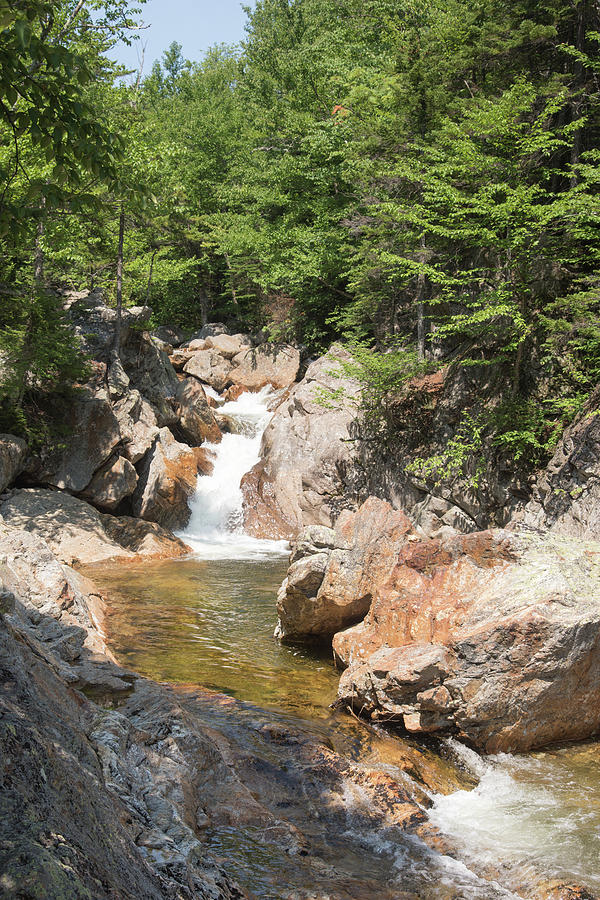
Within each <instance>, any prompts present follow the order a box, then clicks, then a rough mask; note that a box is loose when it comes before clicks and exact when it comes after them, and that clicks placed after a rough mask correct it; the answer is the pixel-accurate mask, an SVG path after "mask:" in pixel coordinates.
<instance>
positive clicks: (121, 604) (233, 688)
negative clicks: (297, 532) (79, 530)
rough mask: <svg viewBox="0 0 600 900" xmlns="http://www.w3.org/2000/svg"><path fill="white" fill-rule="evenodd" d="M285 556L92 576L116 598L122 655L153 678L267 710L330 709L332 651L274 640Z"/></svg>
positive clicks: (111, 631)
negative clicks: (200, 688) (210, 691)
mask: <svg viewBox="0 0 600 900" xmlns="http://www.w3.org/2000/svg"><path fill="white" fill-rule="evenodd" d="M286 571H287V557H283V556H272V557H271V558H269V557H266V558H262V559H252V560H240V559H229V560H228V559H213V560H198V559H195V558H192V559H184V560H175V561H173V560H169V561H164V562H156V563H144V564H143V565H139V566H131V565H118V564H112V565H110V566H107V567H102V568H97V567H96V568H95V569H94V570H93V572H91V574H92V575H93V577H94V579H95V581H96V582H97V583H99V584H100V585H101V586H102V587H103V588H104V589H105V590H106V591H107V593H108V594H109V596H110V598H111V603H110V613H109V615H108V618H107V622H106V628H107V636H108V639H109V641H110V644H111V647H112V648H113V651H114V652H115V654H116V655H117V657H118V658H119V661H120V662H121V663H122V664H123V665H125V666H128V667H130V668H132V669H134V670H135V671H137V672H140V673H141V674H143V675H147V676H148V677H150V678H153V679H154V680H156V681H171V682H192V683H194V684H199V685H202V686H203V687H207V688H211V689H213V690H216V691H221V692H223V693H226V694H230V695H231V696H233V697H237V698H239V699H242V700H248V701H250V702H252V703H256V704H258V705H261V706H271V707H277V708H280V709H286V710H289V711H293V712H295V713H299V714H302V713H303V712H304V713H306V714H307V715H308V716H310V717H313V716H316V717H323V716H325V715H327V708H328V706H329V704H330V703H331V702H332V701H333V700H334V699H335V696H336V689H337V681H338V677H339V676H338V674H336V671H335V669H334V667H333V662H332V656H331V651H330V650H329V651H328V650H326V649H323V650H322V651H319V650H318V649H315V648H314V647H301V646H298V647H288V646H283V645H281V644H279V642H278V641H276V640H275V638H274V637H273V631H274V628H275V624H276V621H277V614H276V611H275V602H274V601H275V594H276V591H277V587H278V585H279V584H280V583H281V581H282V580H283V578H284V576H285V573H286Z"/></svg>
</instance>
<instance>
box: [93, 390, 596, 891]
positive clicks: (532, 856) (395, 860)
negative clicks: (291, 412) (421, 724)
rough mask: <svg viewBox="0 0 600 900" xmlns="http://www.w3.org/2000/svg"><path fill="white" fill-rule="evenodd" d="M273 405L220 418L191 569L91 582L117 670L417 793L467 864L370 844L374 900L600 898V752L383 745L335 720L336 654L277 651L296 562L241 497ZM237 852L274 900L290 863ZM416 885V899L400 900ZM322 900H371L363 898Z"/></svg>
mask: <svg viewBox="0 0 600 900" xmlns="http://www.w3.org/2000/svg"><path fill="white" fill-rule="evenodd" d="M214 396H215V397H216V395H214ZM274 401H276V396H275V395H273V394H272V392H270V390H263V391H261V392H259V393H257V394H250V393H245V394H242V395H241V397H240V398H239V400H237V401H235V402H229V403H225V404H222V405H221V406H220V410H219V411H220V412H221V413H222V414H223V415H227V416H230V417H231V420H232V431H231V433H229V434H224V435H223V440H222V442H221V443H220V444H216V445H213V446H212V447H211V446H209V447H208V449H209V451H210V452H211V453H212V454H214V471H213V473H212V475H210V476H201V477H200V478H199V480H198V488H197V491H196V495H195V497H194V498H193V501H192V504H191V506H192V516H191V519H190V523H189V525H188V528H187V529H186V531H185V533H183V534H182V535H181V537H182V538H183V539H184V540H185V541H186V542H187V543H188V544H189V545H190V546H191V547H192V548H193V551H194V552H193V555H191V556H190V557H188V558H186V559H183V560H168V561H159V562H150V563H148V562H145V563H143V565H142V564H136V565H130V564H128V565H126V564H123V563H121V564H117V563H114V564H111V565H104V566H101V567H97V566H96V567H94V569H93V573H92V574H93V578H94V579H95V581H96V582H97V583H99V585H100V586H101V587H102V588H103V589H104V590H106V592H107V593H108V594H109V596H110V597H111V608H110V612H109V616H108V619H107V636H108V639H109V643H110V645H111V647H112V649H113V652H114V653H115V655H116V657H117V658H118V660H119V662H120V663H121V664H123V665H124V666H126V667H128V668H130V669H133V670H134V671H137V672H139V673H140V674H142V675H145V676H148V677H150V678H152V679H155V680H157V681H168V682H174V683H185V684H193V685H199V686H202V687H204V688H207V689H210V690H214V691H218V692H220V693H222V694H226V695H229V696H231V697H233V698H236V699H237V700H239V701H243V702H244V703H245V704H248V705H251V707H252V709H254V708H256V712H257V713H258V714H260V710H268V711H269V715H270V716H271V717H275V718H276V719H277V721H278V722H280V723H281V724H283V725H284V726H285V727H290V728H298V727H301V728H303V729H306V730H308V731H309V732H310V733H312V734H313V735H315V736H316V737H317V738H318V739H320V740H322V741H324V742H327V744H328V745H329V746H331V747H333V749H334V750H335V751H337V752H338V753H340V754H341V755H344V756H345V757H347V758H349V759H351V760H353V761H355V762H358V763H360V764H361V765H364V766H367V767H378V768H379V769H380V770H381V771H383V772H386V773H387V774H390V773H391V774H392V775H393V776H394V777H397V778H398V780H399V781H402V782H403V783H406V781H407V779H414V780H415V781H414V784H415V795H420V796H423V797H426V798H427V801H428V802H427V804H426V805H427V806H428V807H429V806H430V807H431V808H430V809H429V811H428V815H429V819H430V822H431V823H432V824H433V825H434V826H436V827H437V829H439V831H440V832H441V833H442V835H444V836H445V838H446V839H448V841H449V843H450V845H451V846H452V848H453V856H455V857H456V859H452V858H450V856H448V855H445V854H444V853H443V852H442V851H439V852H437V853H436V852H435V851H432V850H430V849H429V848H425V847H424V845H421V844H420V843H419V842H418V841H416V840H415V839H413V842H412V845H411V844H410V842H408V844H407V841H406V840H401V839H400V838H398V839H397V840H391V841H390V843H389V844H388V845H387V846H383V845H382V844H381V842H376V841H375V840H373V841H372V842H371V843H369V839H368V835H365V834H362V835H361V837H360V841H357V844H356V847H354V845H352V846H350V843H351V842H350V843H349V844H348V848H347V852H346V853H344V852H342V853H341V856H342V859H341V861H339V862H340V865H342V867H343V866H344V865H345V866H346V868H347V869H348V870H350V869H353V868H356V867H357V866H359V867H360V866H361V865H364V867H365V868H366V869H368V871H369V872H370V877H371V880H373V879H374V884H375V887H374V888H373V893H368V896H373V897H374V898H377V897H390V898H392V897H393V898H401V897H408V896H411V897H413V896H416V897H423V898H431V900H437V898H439V900H446V898H455V900H459V898H465V900H471V898H481V900H493V898H498V900H501V898H511V897H512V898H519V897H520V898H532V897H535V896H538V894H536V891H535V889H534V886H535V885H539V884H541V883H542V881H544V882H551V881H553V880H557V881H560V882H561V883H568V884H578V885H583V886H585V887H586V888H588V889H589V890H591V891H600V865H599V863H598V860H599V858H600V749H599V747H600V745H597V744H594V743H588V744H582V745H577V746H571V747H562V748H556V749H549V750H546V751H544V752H538V753H532V754H527V755H523V756H518V757H517V756H509V755H506V754H501V755H499V756H497V757H490V758H486V759H482V758H481V757H479V756H478V755H477V754H476V753H474V752H473V751H471V750H469V749H467V748H465V747H464V746H463V745H461V744H459V743H458V742H456V741H452V740H450V741H447V742H446V743H445V744H444V745H442V746H441V747H439V748H438V749H437V750H435V749H432V748H431V747H426V746H420V745H419V744H418V743H417V742H416V741H411V740H403V739H400V738H392V737H390V736H388V735H386V734H385V733H383V732H382V733H380V734H377V733H376V732H375V731H372V730H367V729H365V728H363V727H362V726H360V725H359V724H358V723H356V722H355V721H354V720H352V719H351V718H349V717H348V716H346V715H344V714H341V713H334V712H332V711H331V710H330V709H329V705H330V704H331V703H332V701H333V700H334V699H335V696H336V688H337V681H338V677H339V676H338V673H336V671H335V669H334V667H333V664H332V660H331V651H330V650H327V649H325V648H324V649H321V650H320V649H318V648H314V647H304V646H299V647H290V646H285V645H280V644H279V643H278V642H276V641H275V640H274V638H273V630H274V627H275V623H276V610H275V602H274V600H275V595H276V592H277V588H278V587H279V585H280V583H281V581H282V580H283V578H284V576H285V573H286V570H287V553H288V547H287V544H285V542H276V541H260V540H256V539H252V538H250V537H248V536H246V535H244V533H243V528H242V517H241V499H242V498H241V491H240V488H239V483H240V480H241V478H242V476H243V475H244V474H245V473H246V472H247V471H248V470H249V469H250V468H252V466H253V465H254V464H255V463H256V462H257V461H258V459H259V453H260V442H261V437H262V433H263V431H264V429H265V427H266V425H267V424H268V421H269V419H270V416H271V412H270V408H272V405H273V402H274ZM249 708H250V706H249ZM407 772H409V773H410V775H408V774H407ZM307 815H309V813H308V812H307ZM355 837H356V836H355ZM342 843H343V842H342ZM234 844H235V846H228V845H227V840H225V839H224V836H223V835H220V836H215V838H214V844H213V850H214V849H215V847H216V848H217V849H218V850H220V851H222V852H223V853H224V854H225V855H228V856H230V857H231V858H232V859H233V861H234V862H235V863H236V866H237V871H232V872H231V874H233V875H234V877H238V876H239V875H240V872H241V873H242V877H241V878H240V880H241V882H242V884H243V886H244V887H245V888H246V889H248V890H250V891H252V892H253V895H254V896H257V897H265V898H266V897H273V898H276V897H277V896H278V893H277V890H276V888H273V887H272V883H273V871H272V870H273V867H274V866H278V867H280V866H281V865H282V863H281V861H279V862H277V863H275V862H274V861H273V860H272V859H269V858H265V859H262V858H261V856H260V854H259V853H257V852H256V848H255V849H254V851H253V854H252V856H251V860H252V861H251V862H250V863H249V862H248V857H247V854H246V855H244V854H245V851H244V852H242V850H241V849H240V847H239V840H238V839H236V841H235V842H234ZM357 847H358V850H357ZM359 851H360V854H362V858H361V857H360V856H357V854H358V853H359ZM408 855H410V859H409V858H408ZM346 857H347V858H346ZM288 862H289V861H288ZM290 877H292V876H291V874H290ZM407 878H408V883H405V882H406V879H407ZM369 883H371V882H369ZM415 884H416V885H421V887H417V892H416V893H411V894H408V893H403V891H404V890H406V889H407V886H408V885H410V886H411V887H412V888H413V889H414V886H415ZM269 885H270V886H269ZM377 885H379V887H377ZM528 885H529V886H531V892H530V890H529V888H528ZM286 896H287V895H286ZM298 896H302V897H304V896H308V895H307V894H305V893H303V894H301V895H298ZM310 896H314V897H315V898H327V897H331V898H333V897H337V896H340V897H341V896H344V897H345V896H349V897H350V896H351V897H356V898H357V900H363V896H364V897H365V898H366V897H367V889H366V888H365V893H364V895H361V894H359V893H352V892H350V893H348V894H345V893H340V894H335V893H331V894H329V893H316V892H315V893H314V895H312V894H311V895H310ZM557 896H562V894H561V895H557ZM565 896H566V895H565ZM590 896H591V895H590Z"/></svg>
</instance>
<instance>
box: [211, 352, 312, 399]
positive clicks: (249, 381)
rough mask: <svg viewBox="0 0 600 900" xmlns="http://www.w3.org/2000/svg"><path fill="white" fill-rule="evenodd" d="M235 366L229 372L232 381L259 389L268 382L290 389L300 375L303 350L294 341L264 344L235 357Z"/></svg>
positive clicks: (249, 387)
mask: <svg viewBox="0 0 600 900" xmlns="http://www.w3.org/2000/svg"><path fill="white" fill-rule="evenodd" d="M234 362H235V368H234V369H233V370H232V371H231V372H230V373H229V382H230V383H231V384H241V385H243V387H246V388H248V390H251V391H258V390H260V389H261V388H263V387H265V386H266V385H267V384H270V385H272V386H273V387H274V388H288V387H290V385H292V384H293V383H294V382H295V381H296V378H297V377H298V372H299V370H300V352H299V351H298V350H297V349H296V347H292V346H291V344H261V345H260V346H259V347H256V348H255V349H253V350H246V351H245V352H244V353H243V356H242V355H241V354H240V353H238V354H237V355H235V358H234Z"/></svg>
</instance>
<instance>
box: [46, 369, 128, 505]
mask: <svg viewBox="0 0 600 900" xmlns="http://www.w3.org/2000/svg"><path fill="white" fill-rule="evenodd" d="M62 416H63V421H62V424H63V426H64V430H65V432H66V435H65V438H64V440H63V442H62V445H61V448H60V449H58V450H54V451H53V452H52V453H51V454H50V455H47V456H46V457H45V458H44V459H40V460H37V461H36V462H35V463H34V464H33V465H32V468H31V475H32V477H34V478H35V479H36V481H38V482H39V483H41V484H47V485H53V486H54V487H57V488H60V489H62V490H67V491H73V492H74V493H78V492H80V491H83V490H84V489H85V488H86V487H87V486H88V485H89V483H90V481H91V480H92V478H93V476H94V473H95V472H97V471H98V469H99V468H100V467H101V466H102V465H103V464H104V463H105V462H106V461H107V460H108V459H109V457H110V456H111V455H112V453H113V451H114V450H115V448H116V447H117V445H118V444H119V443H120V442H121V431H120V428H119V422H118V420H117V417H116V416H115V413H114V411H113V408H112V405H111V403H110V401H109V399H108V396H107V394H106V392H105V391H104V390H101V389H98V387H97V385H95V384H92V383H90V385H89V386H87V387H85V388H81V389H80V390H79V391H78V393H77V394H76V395H75V397H74V399H73V400H72V402H70V403H68V404H67V405H65V408H64V409H63V411H62Z"/></svg>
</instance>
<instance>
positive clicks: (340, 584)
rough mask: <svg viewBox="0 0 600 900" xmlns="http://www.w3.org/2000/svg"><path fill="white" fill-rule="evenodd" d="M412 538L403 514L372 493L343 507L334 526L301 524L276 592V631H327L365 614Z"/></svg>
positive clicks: (294, 635)
mask: <svg viewBox="0 0 600 900" xmlns="http://www.w3.org/2000/svg"><path fill="white" fill-rule="evenodd" d="M411 538H412V539H416V535H415V532H414V530H413V527H412V525H411V523H410V522H409V521H408V519H407V518H406V516H405V515H404V514H403V513H401V512H399V511H398V510H395V509H392V507H391V506H390V505H389V503H386V502H385V500H378V499H377V498H376V497H369V499H368V500H366V501H365V503H363V504H362V506H361V507H360V509H359V510H358V511H357V512H355V513H343V514H342V516H340V520H339V522H338V524H337V526H336V529H335V531H332V530H331V529H327V528H324V527H322V526H321V527H319V526H314V525H313V526H309V527H308V528H306V529H304V531H302V532H301V533H300V535H299V538H298V542H297V544H296V545H295V547H294V548H293V552H292V564H291V566H290V568H289V571H288V574H287V577H286V579H285V580H284V582H283V584H282V586H281V588H280V590H279V593H278V595H277V613H278V616H279V621H278V624H277V629H276V631H275V635H276V637H279V638H281V639H283V640H298V639H302V638H307V637H331V636H332V635H333V634H335V632H336V631H339V630H340V629H341V628H346V627H347V626H348V625H350V624H352V623H354V622H357V621H360V620H361V619H363V618H364V616H365V615H366V614H367V612H368V611H369V608H370V606H371V601H372V599H373V596H374V593H375V592H376V590H377V589H378V587H380V586H382V585H383V584H385V583H386V582H387V580H388V578H389V576H390V574H391V572H392V570H393V568H394V566H395V564H396V560H397V557H398V552H399V550H400V547H401V546H402V545H403V544H404V542H405V541H406V540H409V539H411Z"/></svg>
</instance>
